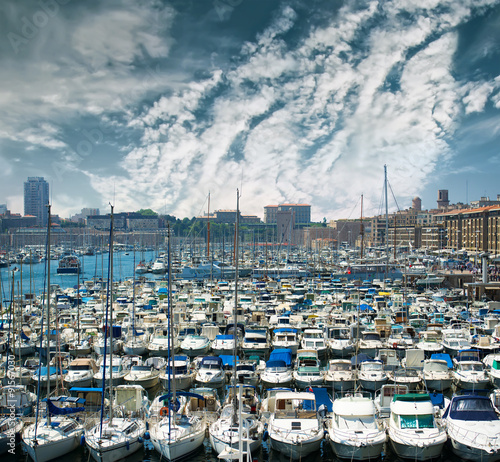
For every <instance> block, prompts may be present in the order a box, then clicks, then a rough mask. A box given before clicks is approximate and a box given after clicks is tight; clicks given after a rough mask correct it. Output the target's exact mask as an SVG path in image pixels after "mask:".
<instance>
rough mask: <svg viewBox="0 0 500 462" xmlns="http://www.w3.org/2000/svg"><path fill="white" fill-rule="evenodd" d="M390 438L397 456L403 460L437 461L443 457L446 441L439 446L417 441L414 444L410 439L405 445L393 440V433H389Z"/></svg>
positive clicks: (407, 439)
mask: <svg viewBox="0 0 500 462" xmlns="http://www.w3.org/2000/svg"><path fill="white" fill-rule="evenodd" d="M389 438H390V441H391V444H392V448H393V450H394V452H395V453H396V455H397V456H398V457H400V458H402V459H411V460H419V461H420V460H431V459H436V458H437V457H439V456H441V453H442V452H443V446H444V443H445V442H446V439H444V440H443V439H442V441H441V442H440V443H438V444H426V442H425V441H415V442H414V443H413V444H412V442H411V441H410V439H409V438H406V441H405V442H404V443H403V442H401V441H394V440H393V439H392V438H391V433H390V432H389Z"/></svg>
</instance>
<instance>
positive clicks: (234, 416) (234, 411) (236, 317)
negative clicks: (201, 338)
mask: <svg viewBox="0 0 500 462" xmlns="http://www.w3.org/2000/svg"><path fill="white" fill-rule="evenodd" d="M239 215H240V192H239V190H238V189H237V190H236V220H235V226H234V256H235V258H234V260H235V264H234V311H233V323H234V326H233V334H234V348H233V361H234V369H233V400H234V401H233V402H234V406H233V418H234V419H236V415H237V414H236V411H237V409H238V400H237V399H236V384H237V379H236V369H237V368H236V361H237V358H238V356H237V354H236V353H237V327H238V322H237V319H238V276H239V274H238V273H239V270H238V260H239V258H238V231H239Z"/></svg>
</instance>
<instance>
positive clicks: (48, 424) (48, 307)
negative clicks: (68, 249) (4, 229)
mask: <svg viewBox="0 0 500 462" xmlns="http://www.w3.org/2000/svg"><path fill="white" fill-rule="evenodd" d="M47 208H48V214H49V217H48V220H47V406H48V400H49V398H50V227H51V217H50V204H48V205H47ZM56 367H57V366H56ZM47 410H48V407H47ZM47 426H48V427H50V412H47Z"/></svg>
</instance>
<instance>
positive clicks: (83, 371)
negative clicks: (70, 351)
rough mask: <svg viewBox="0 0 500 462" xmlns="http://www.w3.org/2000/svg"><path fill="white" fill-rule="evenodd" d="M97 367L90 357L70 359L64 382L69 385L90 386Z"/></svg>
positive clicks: (69, 386)
mask: <svg viewBox="0 0 500 462" xmlns="http://www.w3.org/2000/svg"><path fill="white" fill-rule="evenodd" d="M97 370H98V367H97V364H96V363H95V361H94V360H93V359H92V358H76V359H74V360H73V361H71V363H70V365H69V367H68V373H67V374H66V375H65V377H64V383H65V384H66V386H67V387H68V389H69V388H71V387H90V386H92V382H93V380H94V374H95V373H96V372H97Z"/></svg>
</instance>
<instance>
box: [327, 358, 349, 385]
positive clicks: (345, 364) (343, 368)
mask: <svg viewBox="0 0 500 462" xmlns="http://www.w3.org/2000/svg"><path fill="white" fill-rule="evenodd" d="M355 382H356V371H355V370H353V368H352V364H351V361H350V360H348V359H330V361H328V366H327V368H326V371H325V385H326V386H327V387H328V389H330V390H331V389H333V390H334V391H340V392H345V391H347V390H353V389H354V384H355Z"/></svg>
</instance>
